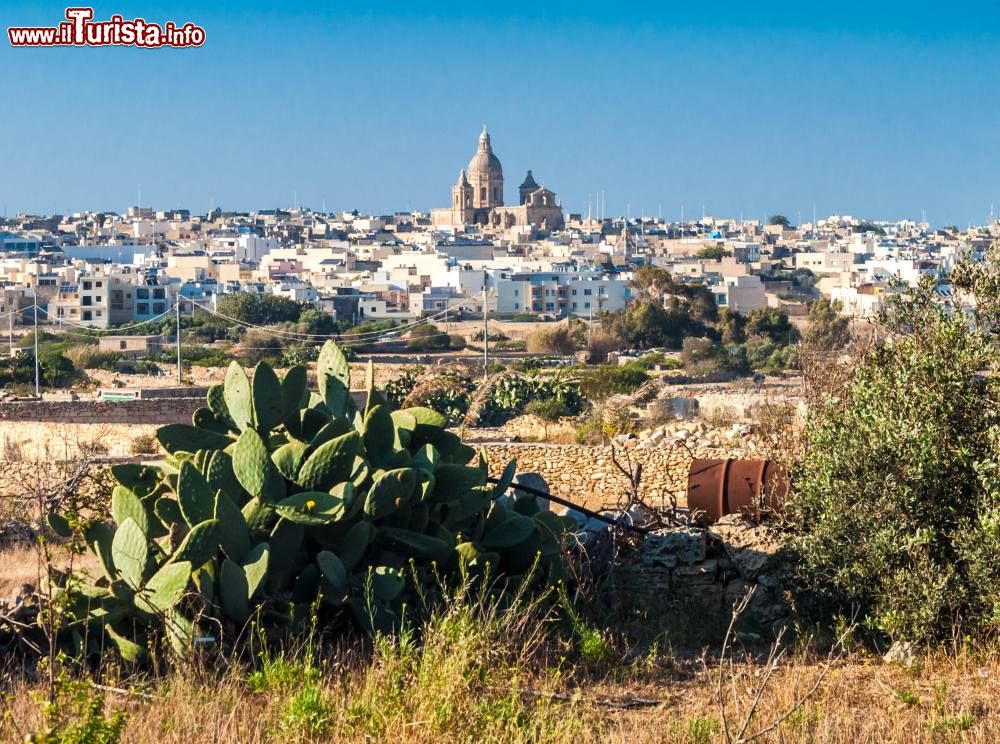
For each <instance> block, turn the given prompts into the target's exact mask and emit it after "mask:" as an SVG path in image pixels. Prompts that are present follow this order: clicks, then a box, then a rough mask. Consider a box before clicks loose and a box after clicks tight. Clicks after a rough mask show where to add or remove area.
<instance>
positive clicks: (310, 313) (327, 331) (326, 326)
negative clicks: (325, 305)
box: [296, 307, 340, 336]
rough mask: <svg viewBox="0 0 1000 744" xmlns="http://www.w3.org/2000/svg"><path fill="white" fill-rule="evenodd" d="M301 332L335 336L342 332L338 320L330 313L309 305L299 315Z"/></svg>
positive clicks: (299, 330)
mask: <svg viewBox="0 0 1000 744" xmlns="http://www.w3.org/2000/svg"><path fill="white" fill-rule="evenodd" d="M298 326H299V328H297V329H296V330H297V331H298V332H299V333H312V334H317V335H322V336H333V335H336V334H337V333H339V332H340V328H339V326H338V325H337V321H335V320H334V319H333V316H332V315H330V313H326V312H323V311H322V310H317V309H316V308H314V307H308V308H306V309H304V310H303V311H302V313H301V314H300V315H299V322H298Z"/></svg>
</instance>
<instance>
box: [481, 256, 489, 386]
mask: <svg viewBox="0 0 1000 744" xmlns="http://www.w3.org/2000/svg"><path fill="white" fill-rule="evenodd" d="M486 280H487V274H486V272H485V271H484V272H483V379H484V380H486V379H489V376H490V324H489V320H488V317H489V308H488V306H487V305H486Z"/></svg>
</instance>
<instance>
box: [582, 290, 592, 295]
mask: <svg viewBox="0 0 1000 744" xmlns="http://www.w3.org/2000/svg"><path fill="white" fill-rule="evenodd" d="M591 291H592V290H589V289H585V290H583V296H584V297H590V294H591Z"/></svg>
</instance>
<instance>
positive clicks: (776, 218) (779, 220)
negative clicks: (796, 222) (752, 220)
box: [767, 214, 792, 227]
mask: <svg viewBox="0 0 1000 744" xmlns="http://www.w3.org/2000/svg"><path fill="white" fill-rule="evenodd" d="M767 224H769V225H781V226H782V227H791V226H792V222H791V220H789V219H788V218H787V217H785V215H783V214H772V215H771V216H770V217H768V218H767Z"/></svg>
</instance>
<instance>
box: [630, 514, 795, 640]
mask: <svg viewBox="0 0 1000 744" xmlns="http://www.w3.org/2000/svg"><path fill="white" fill-rule="evenodd" d="M788 574H789V557H788V555H787V554H786V552H785V550H784V548H783V546H782V542H781V538H780V536H779V535H778V534H777V532H776V531H775V530H773V529H772V528H769V527H768V526H766V525H756V524H752V523H751V522H748V521H746V520H744V519H743V517H741V516H739V515H735V514H730V515H727V516H725V517H723V518H722V519H720V520H719V521H718V522H716V523H715V524H714V525H712V526H711V527H708V528H701V527H693V526H692V527H672V528H665V529H661V530H657V531H655V532H652V533H649V534H648V535H646V536H644V538H643V540H642V544H641V546H640V547H639V549H638V551H637V554H636V555H634V556H632V560H629V561H623V562H622V564H621V565H618V566H616V567H615V568H614V570H613V574H612V576H613V581H614V584H615V590H616V591H617V592H618V593H619V596H620V598H621V599H622V601H623V602H625V603H626V604H629V603H634V604H637V605H646V606H647V607H650V606H659V607H662V608H664V609H666V608H669V607H671V606H673V607H675V608H677V609H680V610H686V611H689V612H690V611H699V610H701V611H704V612H707V613H712V615H713V616H715V617H721V618H728V617H729V616H730V614H731V613H732V611H733V607H734V606H735V605H736V604H737V603H738V602H740V600H742V599H743V597H744V596H745V595H746V594H747V593H748V592H749V591H751V590H753V596H752V598H751V600H750V603H749V605H748V607H747V610H746V613H745V617H746V619H748V620H749V621H751V622H752V623H753V624H754V625H756V626H757V627H758V628H759V629H761V630H762V631H765V632H767V633H770V634H772V635H773V634H776V633H777V632H778V630H779V629H780V628H781V627H782V625H784V624H785V623H787V621H788V617H789V614H790V607H789V605H788V601H787V599H786V597H785V592H784V589H783V586H784V584H786V583H787V577H788Z"/></svg>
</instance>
